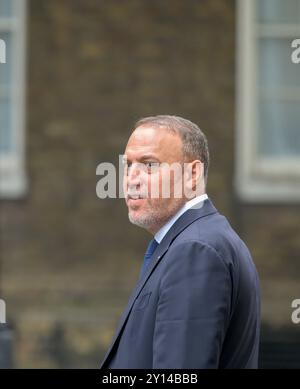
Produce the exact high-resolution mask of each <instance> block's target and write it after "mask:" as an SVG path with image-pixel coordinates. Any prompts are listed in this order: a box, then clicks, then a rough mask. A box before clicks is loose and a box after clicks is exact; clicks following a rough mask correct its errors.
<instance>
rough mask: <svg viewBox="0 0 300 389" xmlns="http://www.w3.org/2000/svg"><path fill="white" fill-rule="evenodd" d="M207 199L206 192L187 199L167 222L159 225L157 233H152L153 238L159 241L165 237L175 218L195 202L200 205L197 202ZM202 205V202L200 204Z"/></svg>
mask: <svg viewBox="0 0 300 389" xmlns="http://www.w3.org/2000/svg"><path fill="white" fill-rule="evenodd" d="M207 199H208V196H207V194H206V193H205V194H203V195H201V196H196V197H194V198H193V199H192V200H189V201H187V202H186V203H185V204H184V205H183V207H182V208H180V209H179V211H178V212H177V213H176V214H175V215H174V216H172V217H171V219H169V220H168V221H167V223H166V224H165V225H164V226H162V227H161V229H160V230H159V231H157V233H156V234H155V235H154V239H155V240H156V241H157V242H158V243H160V242H161V241H162V240H163V238H164V237H165V235H166V234H167V232H168V231H169V229H170V228H171V227H172V226H173V224H174V223H175V222H176V220H177V219H179V218H180V216H181V215H183V214H184V213H185V212H186V211H187V210H188V209H190V208H192V207H194V206H195V205H196V204H198V206H200V204H199V203H203V202H204V200H207ZM201 206H202V204H201Z"/></svg>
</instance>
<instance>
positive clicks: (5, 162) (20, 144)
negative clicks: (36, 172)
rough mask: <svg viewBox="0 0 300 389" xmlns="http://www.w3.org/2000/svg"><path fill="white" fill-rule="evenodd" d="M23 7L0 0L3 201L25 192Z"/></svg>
mask: <svg viewBox="0 0 300 389" xmlns="http://www.w3.org/2000/svg"><path fill="white" fill-rule="evenodd" d="M25 5H26V0H0V40H1V42H2V44H1V48H2V50H3V49H5V63H0V197H4V198H5V197H8V198H12V197H18V196H21V195H22V194H24V193H25V191H26V178H25V171H24V170H25V167H24V142H25V140H24V125H25V123H24V122H25V118H24V94H25V91H24V86H25V85H24V84H25V82H24V75H25ZM3 42H4V43H3ZM2 54H3V52H2ZM2 59H3V55H2Z"/></svg>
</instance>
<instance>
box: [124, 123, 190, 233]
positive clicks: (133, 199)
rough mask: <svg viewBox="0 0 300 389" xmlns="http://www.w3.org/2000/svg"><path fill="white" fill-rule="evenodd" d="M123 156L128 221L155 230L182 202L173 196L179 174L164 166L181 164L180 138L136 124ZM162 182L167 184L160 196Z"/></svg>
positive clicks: (153, 231) (179, 179) (180, 180)
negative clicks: (166, 190) (164, 193)
mask: <svg viewBox="0 0 300 389" xmlns="http://www.w3.org/2000/svg"><path fill="white" fill-rule="evenodd" d="M124 159H125V162H126V163H127V166H125V174H124V180H123V184H124V193H125V199H126V204H127V206H128V216H129V220H130V221H131V222H132V223H133V224H136V225H138V226H140V227H143V228H145V229H146V230H148V231H149V232H151V233H156V232H157V231H158V230H159V229H160V228H161V227H162V226H163V225H164V224H165V223H166V222H167V221H168V220H169V219H170V218H171V217H172V216H173V215H174V214H175V213H176V212H177V211H178V210H179V208H181V207H182V205H183V204H184V203H185V199H184V198H183V196H180V198H177V197H178V196H177V195H176V196H174V190H175V189H174V188H176V187H178V186H182V177H178V175H176V174H170V171H169V169H168V166H169V165H171V164H174V163H177V164H179V163H180V164H182V163H183V153H182V141H181V139H180V137H179V135H177V134H175V133H172V132H171V131H168V130H166V129H163V128H159V129H157V128H152V127H147V126H142V127H138V128H137V129H136V130H135V131H134V132H133V133H132V134H131V136H130V138H129V141H128V143H127V146H126V149H125V153H124ZM162 163H163V165H160V164H162ZM163 182H164V183H168V184H169V186H170V188H169V190H170V195H169V196H167V198H166V197H165V195H164V196H163V195H162V194H163V193H162V190H163V188H164V186H163ZM164 185H165V184H164ZM153 188H154V189H155V191H156V194H154V193H153ZM154 196H155V197H154Z"/></svg>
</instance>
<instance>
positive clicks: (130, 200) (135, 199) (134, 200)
mask: <svg viewBox="0 0 300 389" xmlns="http://www.w3.org/2000/svg"><path fill="white" fill-rule="evenodd" d="M143 200H145V197H144V196H142V195H136V194H135V195H133V194H132V195H128V196H127V204H128V205H130V206H133V205H138V204H139V203H141V202H142V201H143Z"/></svg>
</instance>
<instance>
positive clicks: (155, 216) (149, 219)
mask: <svg viewBox="0 0 300 389" xmlns="http://www.w3.org/2000/svg"><path fill="white" fill-rule="evenodd" d="M183 204H184V203H182V202H180V203H175V204H173V207H172V209H171V210H170V212H169V214H168V215H163V216H162V215H161V214H160V212H159V210H157V209H156V211H158V212H153V213H152V214H148V215H145V216H140V217H133V216H132V215H131V214H130V212H129V213H128V218H129V221H130V222H131V223H132V224H134V225H136V226H138V227H141V228H144V229H145V230H147V231H149V232H151V233H153V232H154V233H156V232H157V231H159V230H160V228H161V227H162V226H163V225H165V224H166V223H167V221H168V220H170V219H171V218H172V217H173V216H174V215H175V214H176V213H177V211H179V209H180V208H181V207H182V206H183Z"/></svg>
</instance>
